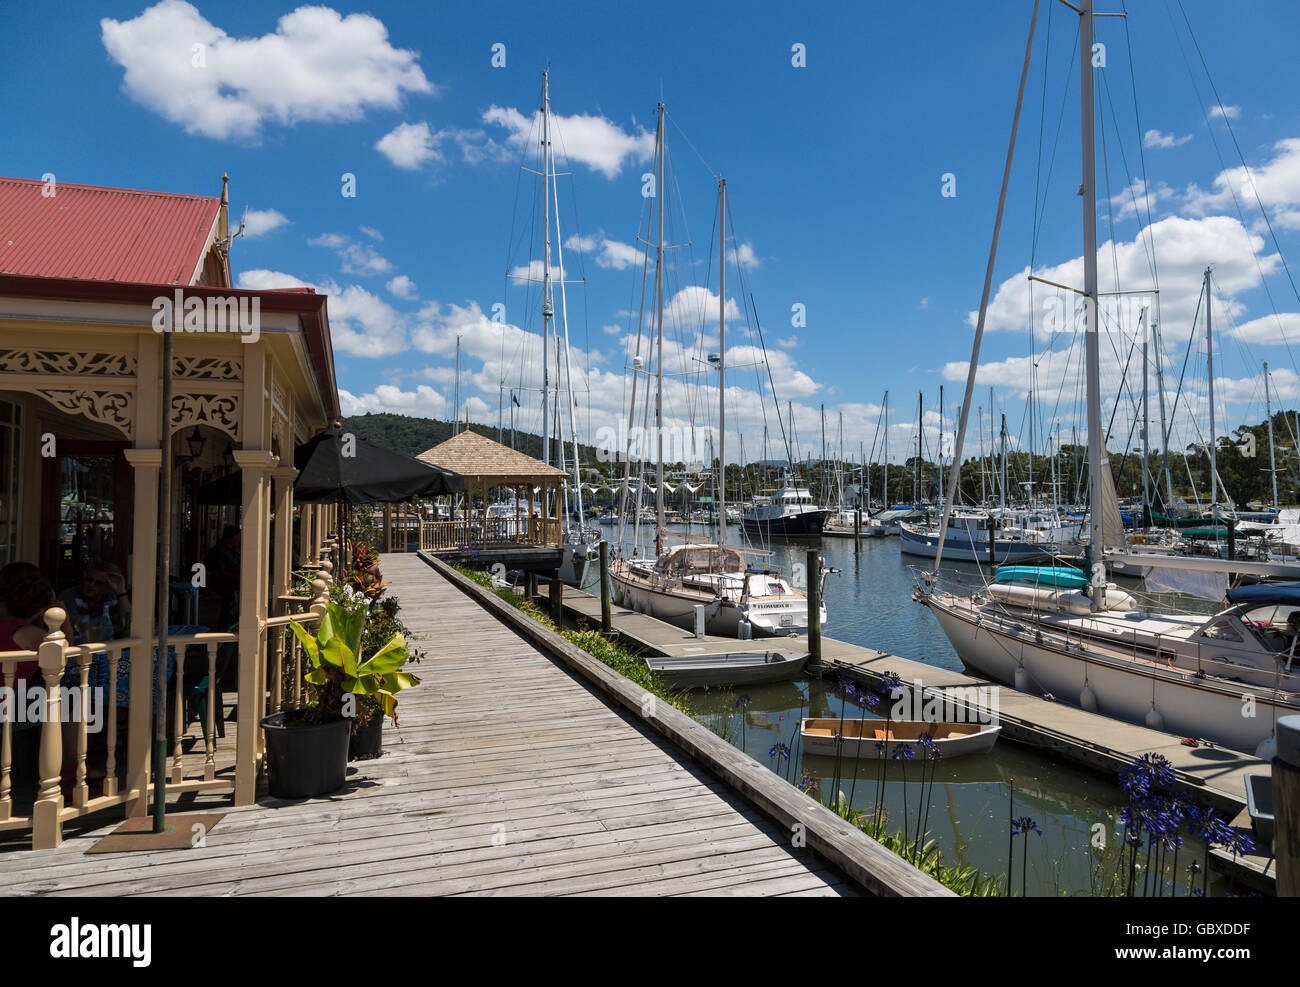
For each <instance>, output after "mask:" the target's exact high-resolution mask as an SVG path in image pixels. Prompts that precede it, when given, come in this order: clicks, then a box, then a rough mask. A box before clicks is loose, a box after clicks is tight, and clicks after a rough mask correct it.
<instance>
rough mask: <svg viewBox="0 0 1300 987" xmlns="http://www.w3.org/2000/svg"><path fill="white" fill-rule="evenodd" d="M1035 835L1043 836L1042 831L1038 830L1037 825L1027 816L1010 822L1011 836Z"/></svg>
mask: <svg viewBox="0 0 1300 987" xmlns="http://www.w3.org/2000/svg"><path fill="white" fill-rule="evenodd" d="M1031 832H1032V833H1037V834H1038V835H1039V836H1042V835H1043V831H1042V830H1041V829H1039V828H1038V823H1036V822H1034V820H1033V819H1031V818H1030V817H1029V816H1019V817H1017V818H1015V819H1013V820H1011V835H1012V836H1019V835H1020V834H1021V833H1031Z"/></svg>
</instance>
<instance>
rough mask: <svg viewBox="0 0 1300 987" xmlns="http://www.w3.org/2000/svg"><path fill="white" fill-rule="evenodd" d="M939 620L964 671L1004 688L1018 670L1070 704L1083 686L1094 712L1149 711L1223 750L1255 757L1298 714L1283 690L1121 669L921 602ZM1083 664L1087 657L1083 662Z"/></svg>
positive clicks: (1035, 686)
mask: <svg viewBox="0 0 1300 987" xmlns="http://www.w3.org/2000/svg"><path fill="white" fill-rule="evenodd" d="M922 602H924V603H926V605H928V606H929V607H930V610H931V611H932V612H933V613H934V615H935V617H936V618H937V619H938V621H939V626H940V627H941V628H942V629H943V632H944V634H946V635H947V636H948V640H950V641H951V642H952V645H953V648H954V649H955V650H956V652H957V654H958V656H959V657H960V658H961V660H962V661H963V662H965V663H966V664H967V665H968V666H969V667H971V668H973V669H975V670H976V671H978V672H980V673H981V674H983V675H985V676H987V677H989V678H991V679H994V680H996V681H998V682H1002V683H1004V684H1006V685H1012V686H1014V685H1015V684H1016V672H1017V670H1018V669H1019V668H1021V667H1022V666H1023V668H1024V671H1025V673H1026V675H1027V684H1028V687H1029V689H1030V690H1032V691H1033V692H1036V693H1051V694H1052V695H1053V696H1055V697H1056V698H1057V699H1059V700H1061V701H1063V702H1068V703H1070V704H1071V705H1076V706H1077V705H1080V702H1081V700H1080V697H1081V695H1082V694H1083V690H1084V688H1085V686H1086V687H1088V688H1091V690H1092V692H1093V694H1094V695H1095V697H1096V711H1097V712H1099V713H1101V714H1103V715H1105V716H1110V717H1113V718H1115V719H1119V720H1125V721H1128V722H1130V723H1147V717H1148V714H1150V713H1151V710H1152V708H1153V705H1154V708H1155V710H1156V711H1157V712H1158V713H1159V714H1160V718H1161V721H1162V726H1161V728H1162V729H1163V730H1165V731H1166V732H1168V733H1172V734H1175V735H1179V736H1183V737H1196V738H1205V739H1207V740H1210V741H1213V742H1214V743H1216V744H1219V745H1221V746H1224V747H1230V748H1232V749H1234V750H1238V751H1243V752H1246V753H1254V752H1255V751H1256V749H1257V748H1258V747H1259V745H1260V744H1261V743H1263V742H1264V741H1265V740H1268V739H1269V738H1270V737H1271V736H1272V735H1273V724H1274V721H1275V719H1276V718H1277V717H1278V716H1285V715H1287V714H1289V713H1297V712H1300V704H1297V702H1296V701H1295V700H1296V697H1294V696H1290V698H1289V700H1288V698H1287V697H1288V694H1287V693H1281V694H1274V693H1271V692H1268V691H1267V690H1260V689H1252V688H1249V687H1247V686H1244V685H1243V686H1242V688H1241V689H1240V690H1238V689H1235V688H1233V684H1232V683H1226V682H1225V683H1218V682H1207V681H1205V680H1197V679H1196V678H1195V676H1194V674H1192V673H1190V672H1182V671H1177V670H1161V671H1160V672H1158V673H1155V672H1153V671H1152V670H1151V669H1150V668H1149V667H1145V668H1144V667H1134V666H1128V667H1126V663H1125V662H1123V661H1122V660H1117V659H1109V658H1106V657H1104V656H1100V655H1099V653H1097V652H1094V651H1088V652H1087V653H1086V655H1085V654H1079V653H1072V652H1069V651H1066V650H1065V649H1064V648H1063V647H1056V646H1053V645H1052V644H1050V643H1046V642H1044V643H1038V642H1037V641H1036V640H1035V639H1034V637H1033V635H1032V633H1031V632H1030V631H1029V629H1028V628H1026V629H1025V636H1024V637H1021V636H1017V635H1013V634H1010V633H1008V632H1006V631H1003V630H1001V629H998V628H995V627H994V626H992V625H991V624H990V623H989V622H987V621H985V622H980V621H978V620H975V619H972V618H971V617H970V616H968V615H965V614H963V613H959V612H957V611H955V610H954V609H953V608H951V607H949V606H947V605H945V603H944V602H943V601H941V600H936V599H933V598H925V597H923V598H922ZM1085 659H1086V660H1085ZM1247 693H1249V694H1250V695H1251V696H1253V697H1254V707H1255V715H1254V716H1245V715H1243V709H1244V708H1245V707H1246V706H1247V703H1246V701H1245V700H1244V699H1243V696H1244V695H1246V694H1247Z"/></svg>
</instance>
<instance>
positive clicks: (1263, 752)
mask: <svg viewBox="0 0 1300 987" xmlns="http://www.w3.org/2000/svg"><path fill="white" fill-rule="evenodd" d="M1255 756H1256V757H1257V758H1259V759H1260V760H1261V761H1271V760H1273V758H1275V757H1277V738H1276V737H1266V738H1265V739H1264V740H1261V741H1260V742H1259V746H1258V747H1256V748H1255Z"/></svg>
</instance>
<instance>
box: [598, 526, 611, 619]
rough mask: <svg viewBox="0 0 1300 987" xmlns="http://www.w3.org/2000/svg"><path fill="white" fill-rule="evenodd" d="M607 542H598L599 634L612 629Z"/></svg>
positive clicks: (603, 540) (602, 540)
mask: <svg viewBox="0 0 1300 987" xmlns="http://www.w3.org/2000/svg"><path fill="white" fill-rule="evenodd" d="M609 589H610V587H609V542H607V541H605V539H603V538H602V539H601V540H600V632H601V633H602V634H608V633H610V631H612V630H613V629H614V619H613V616H612V615H611V613H610V600H609Z"/></svg>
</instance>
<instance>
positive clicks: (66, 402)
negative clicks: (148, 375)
mask: <svg viewBox="0 0 1300 987" xmlns="http://www.w3.org/2000/svg"><path fill="white" fill-rule="evenodd" d="M36 393H37V394H39V395H40V396H41V397H43V398H45V399H46V400H47V401H49V402H50V403H51V404H52V405H54V407H56V408H58V409H59V410H60V411H62V412H66V413H67V414H69V415H84V416H85V417H86V418H89V419H90V420H91V421H96V422H102V423H103V424H105V425H112V426H113V427H114V428H116V429H117V430H118V431H120V432H121V433H122V434H123V435H125V436H126V437H127V438H128V439H129V438H131V437H132V436H133V435H134V433H135V394H133V393H132V392H131V391H110V390H99V389H90V388H52V387H47V388H40V389H39V390H37V391H36Z"/></svg>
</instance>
